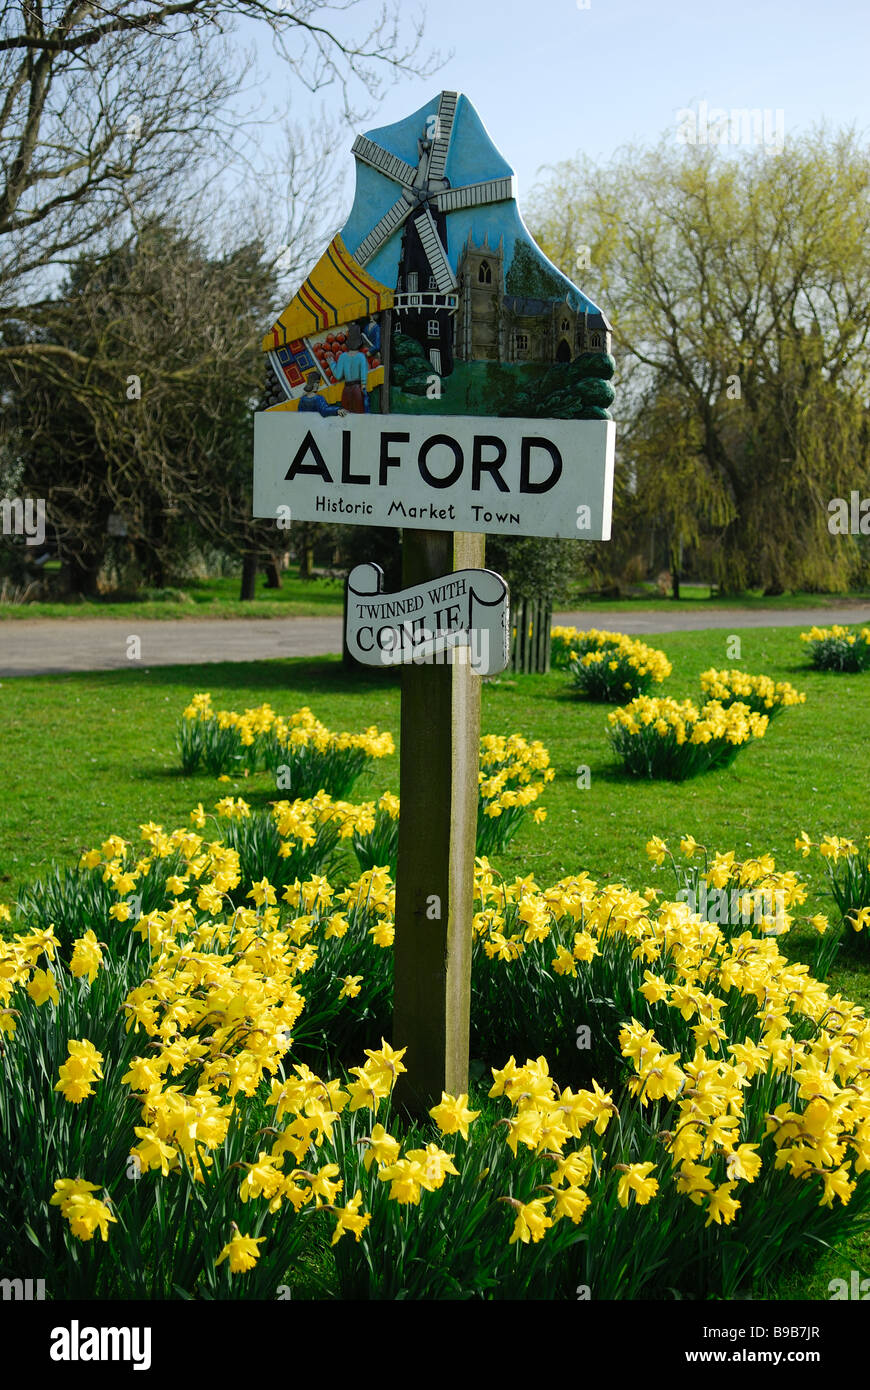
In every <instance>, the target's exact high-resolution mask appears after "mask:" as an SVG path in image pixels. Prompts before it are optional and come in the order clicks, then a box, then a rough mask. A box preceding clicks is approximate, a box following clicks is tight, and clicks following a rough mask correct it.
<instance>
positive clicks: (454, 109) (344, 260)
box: [263, 92, 613, 419]
mask: <svg viewBox="0 0 870 1390" xmlns="http://www.w3.org/2000/svg"><path fill="white" fill-rule="evenodd" d="M352 148H353V155H354V157H355V159H356V191H355V197H354V202H353V207H352V208H351V212H350V215H349V217H348V219H347V221H346V223H345V225H344V227H343V228H342V230H341V232H340V233H339V234H338V235H337V236H336V237H334V238H333V240H332V242H331V243H330V245H329V246H328V247H327V249H326V251H325V252H324V254H323V256H322V257H321V258H320V260H319V261H318V263H317V265H316V266H315V267H314V269H313V271H312V272H311V274H310V275H309V277H308V279H307V280H306V281H305V283H304V284H303V285H302V286H301V287H300V289H299V291H298V292H297V294H296V295H295V296H294V298H293V300H292V301H291V303H290V305H289V306H288V307H287V309H285V311H284V313H283V314H282V315H281V316H280V317H279V318H278V319H277V320H276V322H275V324H274V325H273V327H272V328H271V329H270V331H269V333H268V334H267V335H266V337H265V339H264V341H263V347H264V350H265V351H266V353H267V354H268V361H269V368H270V379H269V387H268V391H267V401H266V405H267V408H268V409H275V410H316V411H317V412H318V413H320V414H339V413H346V412H349V411H352V412H360V411H367V410H370V409H376V410H379V411H384V412H387V411H388V412H392V413H399V414H401V413H410V414H420V413H429V412H431V413H433V414H444V415H450V414H483V415H499V416H526V417H532V418H535V417H537V418H578V419H609V418H610V413H609V410H608V406H609V405H610V403H611V401H612V400H613V390H612V387H611V386H610V381H609V378H610V376H611V375H612V372H613V359H612V358H611V357H610V346H611V329H610V324H609V323H608V322H607V319H606V318H605V317H604V315H603V314H602V312H601V311H600V309H598V308H597V306H596V305H595V304H593V303H592V301H591V300H590V299H588V297H587V296H586V295H584V294H583V292H582V291H581V290H580V289H578V288H577V287H576V286H575V285H573V284H572V283H571V281H570V280H568V279H567V277H566V276H564V275H563V274H562V273H561V272H560V271H559V270H557V269H556V267H555V266H554V265H552V264H551V263H550V261H548V260H547V258H546V257H545V256H544V255H543V253H542V252H541V251H540V249H539V248H538V246H537V245H536V244H535V242H534V240H533V239H532V237H531V235H530V233H529V232H528V230H527V228H526V226H525V224H524V223H523V220H522V217H521V216H520V212H519V208H518V206H517V201H516V180H515V177H514V173H513V170H512V169H511V168H510V166H509V165H508V164H507V163H506V161H505V160H504V159H503V157H502V156H501V155H500V154H499V152H498V150H497V149H496V148H495V146H494V145H493V143H492V141H491V140H490V138H489V136H488V135H487V133H486V130H485V128H484V126H483V124H482V122H481V120H480V118H479V116H478V115H477V112H476V111H475V109H474V107H473V106H472V105H471V103H470V102H469V100H468V98H467V97H465V96H464V95H462V94H461V93H458V92H441V93H440V94H439V95H438V96H437V97H435V98H433V100H432V101H430V102H429V103H427V105H425V106H423V107H421V108H420V109H419V110H418V111H416V112H414V114H413V115H411V116H409V117H407V118H406V119H405V120H403V121H399V122H397V123H395V124H393V125H390V126H385V127H383V128H382V129H378V130H372V131H369V132H368V133H367V134H365V135H360V136H358V137H357V138H356V140H355V141H354V144H353V147H352Z"/></svg>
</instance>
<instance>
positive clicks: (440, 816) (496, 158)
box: [254, 92, 615, 1112]
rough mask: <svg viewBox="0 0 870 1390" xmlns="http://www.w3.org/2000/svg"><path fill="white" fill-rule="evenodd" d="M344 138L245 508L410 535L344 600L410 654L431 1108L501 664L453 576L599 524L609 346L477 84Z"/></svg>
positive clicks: (410, 767)
mask: <svg viewBox="0 0 870 1390" xmlns="http://www.w3.org/2000/svg"><path fill="white" fill-rule="evenodd" d="M353 153H354V156H355V158H356V161H357V187H356V194H355V198H354V204H353V207H352V209H351V212H350V215H349V217H348V220H347V222H346V223H345V225H344V227H343V228H342V230H341V233H340V234H339V235H337V236H336V237H334V238H333V240H332V242H331V243H330V245H329V247H328V248H327V250H326V251H325V252H324V254H323V256H322V257H321V258H320V260H319V261H318V263H317V265H316V266H315V267H314V269H313V270H312V272H311V274H310V275H309V277H308V279H307V280H306V281H305V283H304V284H303V285H302V286H301V287H300V289H299V291H298V292H297V294H296V295H295V296H294V298H293V300H292V301H291V303H290V305H288V307H287V309H285V310H284V312H283V314H281V316H280V318H278V319H277V320H276V322H275V324H274V325H273V327H272V329H271V330H270V332H269V333H268V334H267V335H266V338H265V339H264V343H263V347H264V350H265V351H266V353H267V354H268V360H269V367H270V373H271V376H270V392H271V394H270V396H269V399H268V407H267V409H266V410H264V411H262V412H260V413H258V414H257V415H256V417H255V427H254V515H255V516H258V517H273V518H277V519H278V520H279V522H280V521H281V520H282V519H283V521H284V522H285V523H286V522H287V521H290V522H291V523H292V522H293V521H324V522H343V523H350V524H352V525H362V526H370V527H377V526H392V527H399V528H400V529H401V531H402V590H401V593H399V594H393V595H385V594H383V595H380V596H379V590H378V584H377V583H374V584H372V571H371V565H364V566H361V567H360V568H359V571H354V573H355V574H358V580H359V582H358V584H357V589H356V591H355V590H354V589H353V587H349V588H348V592H347V602H346V609H345V612H346V641H347V648H348V650H352V649H353V645H355V647H356V650H357V652H358V653H359V654H360V656H361V658H362V659H364V660H367V661H373V660H377V659H378V653H381V654H382V655H383V659H384V661H385V663H387V662H388V661H389V662H390V664H392V663H393V662H394V660H395V658H396V653H397V651H398V652H400V653H401V660H402V661H403V664H404V669H403V671H402V713H401V735H400V737H401V744H400V757H401V766H400V794H401V795H400V800H401V811H400V817H399V858H398V871H397V875H396V935H395V945H394V951H395V1000H394V1014H393V1037H392V1043H393V1046H395V1047H405V1048H407V1051H406V1054H405V1065H406V1067H407V1071H406V1072H405V1073H403V1074H402V1075H401V1076H400V1078H399V1084H398V1085H397V1088H396V1098H397V1099H398V1100H399V1101H400V1103H403V1104H404V1105H406V1106H407V1107H408V1108H409V1109H412V1110H415V1111H417V1112H422V1111H424V1110H426V1109H427V1108H428V1107H429V1106H431V1105H432V1104H433V1102H434V1101H437V1100H439V1099H440V1096H441V1092H442V1090H446V1091H448V1092H451V1093H453V1094H458V1093H461V1092H463V1091H466V1090H467V1088H468V1048H469V1027H470V1023H469V1012H470V995H471V955H472V914H473V884H474V857H475V841H476V832H477V814H478V811H477V807H478V767H479V740H480V675H479V674H477V672H479V671H487V672H492V671H496V670H500V669H502V668H503V665H504V662H505V661H506V659H507V657H506V650H505V651H504V652H502V651H501V649H499V651H498V652H493V651H490V652H489V653H488V655H487V656H486V658H485V659H481V660H478V661H477V664H476V667H473V665H472V661H471V659H470V652H471V650H473V647H474V642H473V640H472V639H473V637H474V636H475V635H476V634H475V633H474V631H473V629H474V627H475V618H474V613H475V611H479V610H475V606H474V605H475V601H476V600H475V598H474V597H473V596H472V593H471V591H472V590H474V589H475V585H474V583H473V582H471V581H470V580H469V576H468V575H467V573H465V574H462V575H460V573H458V572H459V571H464V572H467V571H469V570H471V571H480V570H482V569H483V565H484V536H485V535H486V534H501V535H505V534H507V535H515V536H548V537H559V536H561V537H572V538H574V539H580V540H594V539H599V540H607V539H609V536H610V508H611V498H612V490H613V458H614V436H615V427H614V425H613V422H612V420H611V418H610V415H609V412H608V409H607V407H608V405H609V404H610V402H611V401H612V399H613V391H612V389H611V387H610V384H609V378H610V376H611V374H612V372H613V359H612V358H611V357H610V326H609V324H608V323H607V320H606V319H605V318H604V316H603V315H602V313H601V312H600V310H599V309H597V308H596V306H595V305H594V304H593V303H592V302H591V301H590V300H589V299H588V298H587V297H586V296H585V295H584V294H583V293H582V292H581V291H580V290H579V289H577V287H576V286H574V285H573V284H572V283H571V282H570V281H569V280H568V279H567V278H566V277H565V276H564V275H562V274H561V272H560V271H558V270H557V269H556V268H555V266H553V265H551V264H550V262H549V261H548V260H547V259H546V257H545V256H544V255H543V254H542V253H541V251H540V250H539V249H538V247H537V246H536V245H535V243H534V242H533V241H532V239H531V237H530V236H529V233H528V231H527V230H526V227H525V225H524V223H523V221H522V219H521V217H520V214H519V209H518V207H517V204H516V197H515V187H514V175H513V171H512V170H511V169H510V166H509V165H508V164H507V163H506V162H505V160H504V159H503V158H502V156H501V155H500V154H499V152H498V151H497V150H496V148H495V146H494V145H493V144H492V142H491V141H490V139H489V137H488V136H487V134H486V131H485V130H484V127H483V125H482V124H481V122H480V119H479V117H478V115H477V113H476V112H475V110H474V108H473V106H472V105H471V103H470V102H469V101H468V99H467V98H466V97H464V96H462V95H461V94H460V93H458V92H441V93H440V95H439V96H437V97H436V98H434V99H433V100H432V101H431V102H429V103H427V105H426V106H424V107H423V108H421V110H419V111H417V112H415V113H414V115H413V116H411V117H409V118H408V119H407V120H405V121H400V122H398V123H397V124H396V125H393V126H387V127H385V128H383V129H381V130H375V131H370V132H369V133H368V134H367V135H361V136H358V137H357V139H356V140H355V141H354V145H353ZM377 560H378V556H377V555H376V554H374V555H372V556H371V557H370V561H371V562H372V564H374V565H376V564H377ZM367 571H368V573H367ZM484 581H485V582H484ZM494 581H497V576H493V575H492V574H491V573H489V572H486V575H485V576H481V578H480V582H479V584H478V585H477V588H478V589H479V593H480V595H484V593H485V592H486V593H489V594H492V595H494V597H492V598H488V599H487V598H483V599H482V600H481V601H482V602H483V603H484V605H485V604H486V603H492V604H500V605H501V608H500V609H499V610H498V611H499V613H500V614H501V618H500V619H498V620H497V618H496V613H495V612H491V613H489V614H488V615H487V619H486V621H485V622H484V621H483V620H481V622H480V627H481V628H484V627H485V628H486V636H487V641H490V640H494V639H493V634H496V635H498V636H499V641H501V638H502V637H504V635H505V634H504V632H503V630H502V629H501V628H499V621H502V620H503V621H504V622H507V621H508V619H507V612H506V607H505V605H504V591H503V585H502V588H501V589H500V588H499V584H498V582H494ZM361 584H366V585H367V587H360V585H361ZM487 586H488V587H487ZM460 599H461V601H459V600H460ZM421 613H422V614H431V615H433V621H437V624H438V630H437V632H435V633H434V634H433V633H431V632H427V631H425V630H424V628H425V623H424V618H423V617H421V616H419V615H420V614H421ZM415 614H417V615H418V616H417V617H415ZM477 635H480V634H477ZM466 638H467V639H468V641H467V643H466V640H465V639H466ZM351 639H352V642H351Z"/></svg>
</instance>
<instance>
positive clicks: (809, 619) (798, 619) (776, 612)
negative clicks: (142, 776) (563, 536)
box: [0, 603, 870, 678]
mask: <svg viewBox="0 0 870 1390" xmlns="http://www.w3.org/2000/svg"><path fill="white" fill-rule="evenodd" d="M553 621H554V622H556V623H560V624H564V625H570V626H574V627H593V626H594V627H603V628H607V629H611V628H615V629H618V630H619V631H620V632H629V633H636V634H640V635H642V634H645V633H656V632H688V631H691V630H693V629H699V628H706V627H716V628H725V629H727V630H728V631H729V632H731V631H738V630H739V629H740V628H746V627H809V626H810V625H811V624H812V623H818V624H819V625H820V626H824V625H826V624H829V623H834V622H838V623H868V622H870V603H868V604H862V605H860V606H855V605H848V606H840V607H832V608H812V609H806V608H803V609H799V608H779V609H773V608H768V609H760V608H743V609H740V608H710V609H702V610H701V611H699V612H688V611H686V610H685V609H682V610H677V611H675V612H673V613H671V612H668V611H666V610H665V611H663V610H662V609H658V610H656V611H655V612H649V613H642V612H630V613H621V612H601V611H599V612H597V613H596V612H595V611H594V610H593V611H592V612H590V611H589V610H586V611H585V612H583V613H557V614H555V615H554V619H553ZM132 637H138V638H139V641H140V644H141V655H140V657H139V660H141V663H142V666H143V667H147V666H176V665H184V664H187V663H190V664H193V665H197V666H198V665H205V664H207V663H208V662H212V661H258V660H263V659H269V658H272V657H285V656H323V655H326V654H328V653H330V652H339V651H341V619H340V618H286V619H282V618H231V619H227V620H222V619H183V620H179V621H177V622H176V621H155V620H154V619H149V620H147V621H146V620H139V621H137V620H136V619H135V618H130V619H127V620H125V619H122V618H105V619H99V618H96V619H91V618H84V619H79V618H35V619H32V620H28V619H24V620H21V621H18V620H9V621H5V622H4V621H0V678H5V677H8V676H42V675H61V674H66V673H67V672H69V671H112V670H115V669H121V668H124V667H129V666H130V665H131V660H132V659H135V658H131V657H130V656H128V645H129V639H130V638H132Z"/></svg>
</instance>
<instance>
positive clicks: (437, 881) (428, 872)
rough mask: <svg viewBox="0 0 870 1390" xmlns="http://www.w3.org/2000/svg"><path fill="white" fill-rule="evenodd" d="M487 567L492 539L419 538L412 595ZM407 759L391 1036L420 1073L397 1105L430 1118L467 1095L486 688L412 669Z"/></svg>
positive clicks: (407, 569)
mask: <svg viewBox="0 0 870 1390" xmlns="http://www.w3.org/2000/svg"><path fill="white" fill-rule="evenodd" d="M483 559H484V538H483V536H477V535H471V534H469V533H468V532H466V531H458V532H450V531H414V532H410V531H409V532H406V533H405V536H404V537H403V544H402V585H403V587H405V588H407V587H409V586H410V585H412V584H419V583H422V582H423V581H424V580H428V579H438V578H439V577H440V576H442V575H444V574H448V573H449V572H450V571H451V570H459V569H466V568H475V569H477V568H482V567H483ZM460 650H462V649H461V648H460ZM400 747H401V766H400V774H399V775H400V783H399V799H400V802H401V812H400V815H399V864H398V872H397V874H396V938H395V942H394V947H393V949H394V953H395V977H394V979H395V985H394V988H395V994H394V1006H393V1035H394V1039H395V1045H396V1046H399V1045H400V1042H399V1040H401V1046H407V1048H408V1052H407V1056H406V1061H407V1058H410V1057H411V1056H412V1055H413V1058H414V1062H413V1066H412V1065H411V1064H410V1063H408V1070H407V1072H405V1073H403V1074H402V1075H401V1076H400V1077H399V1085H398V1086H397V1094H396V1099H397V1100H398V1101H399V1102H400V1103H402V1102H404V1103H405V1104H406V1105H407V1106H408V1108H409V1109H412V1110H415V1111H421V1110H425V1109H427V1108H428V1106H430V1105H433V1104H434V1103H435V1102H436V1101H438V1100H440V1099H441V1092H442V1091H448V1092H449V1093H450V1094H452V1095H459V1094H461V1093H462V1092H465V1091H467V1090H468V1035H469V1015H470V1006H471V945H472V937H471V918H472V911H473V895H474V855H475V840H476V837H477V781H478V778H477V773H478V766H479V761H480V677H479V676H477V675H475V674H474V673H473V672H472V670H471V666H470V664H469V663H468V662H465V661H463V662H452V663H450V664H445V665H439V666H428V665H420V666H417V665H406V666H405V667H404V668H403V670H402V723H401V744H400Z"/></svg>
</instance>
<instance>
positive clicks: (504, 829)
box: [353, 734, 554, 873]
mask: <svg viewBox="0 0 870 1390" xmlns="http://www.w3.org/2000/svg"><path fill="white" fill-rule="evenodd" d="M537 774H540V777H537ZM553 776H554V772H553V769H552V768H551V767H550V755H549V753H548V752H547V750H546V748H545V747H544V746H543V744H542V743H540V742H539V741H537V740H536V741H535V742H534V743H529V742H527V741H526V739H524V738H523V737H522V736H521V735H520V734H511V735H510V736H509V737H507V738H503V737H501V736H500V735H497V734H487V735H484V737H483V738H482V739H481V740H480V771H479V773H478V800H477V839H476V849H475V853H476V854H491V853H493V851H494V850H503V849H504V848H505V847H506V846H507V845H508V844H510V842H511V840H512V839H513V838H514V836H515V835H516V833H517V831H518V830H519V828H520V826H521V825H522V823H523V821H524V820H525V816H526V811H527V809H528V807H529V806H530V805H531V804H532V802H534V801H537V799H538V797H539V796H540V794H541V792H542V791H543V789H544V785H545V783H547V782H549V781H552V779H553ZM533 778H535V780H533ZM369 809H370V810H371V813H372V821H373V823H372V825H371V827H370V828H368V829H367V830H361V831H356V832H355V833H354V837H353V846H354V849H355V851H356V854H357V858H358V859H359V862H360V867H361V868H363V869H366V868H374V867H375V866H376V865H387V866H389V868H390V869H391V870H392V871H393V873H395V871H396V863H397V861H398V853H399V809H400V803H399V798H398V797H396V796H391V795H390V794H389V793H385V794H384V796H382V797H381V799H380V801H379V802H378V804H377V807H375V806H374V805H373V804H371V803H370V807H369ZM532 815H533V819H534V820H535V822H536V823H537V824H540V823H541V822H543V821H544V820H545V819H546V815H547V813H546V811H545V810H544V809H543V808H542V807H538V808H537V809H536V810H535V811H534V812H533V813H532Z"/></svg>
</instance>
